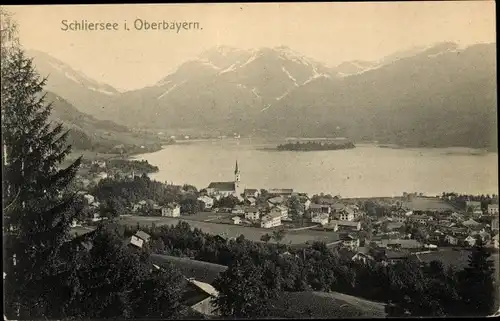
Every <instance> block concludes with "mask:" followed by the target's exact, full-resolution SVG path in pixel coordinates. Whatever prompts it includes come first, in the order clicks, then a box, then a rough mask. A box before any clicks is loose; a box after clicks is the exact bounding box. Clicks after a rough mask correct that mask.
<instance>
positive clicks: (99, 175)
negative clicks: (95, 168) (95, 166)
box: [97, 172, 108, 179]
mask: <svg viewBox="0 0 500 321" xmlns="http://www.w3.org/2000/svg"><path fill="white" fill-rule="evenodd" d="M97 177H98V178H99V179H105V178H108V174H107V173H106V172H100V173H99V174H97Z"/></svg>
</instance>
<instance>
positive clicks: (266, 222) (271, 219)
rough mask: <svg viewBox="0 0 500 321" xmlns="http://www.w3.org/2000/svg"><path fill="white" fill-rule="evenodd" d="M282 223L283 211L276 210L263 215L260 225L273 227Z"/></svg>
mask: <svg viewBox="0 0 500 321" xmlns="http://www.w3.org/2000/svg"><path fill="white" fill-rule="evenodd" d="M280 225H281V213H279V212H274V213H269V214H267V215H265V216H263V217H262V220H261V222H260V227H262V228H272V227H276V226H280Z"/></svg>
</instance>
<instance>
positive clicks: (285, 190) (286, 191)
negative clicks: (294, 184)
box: [268, 188, 293, 194]
mask: <svg viewBox="0 0 500 321" xmlns="http://www.w3.org/2000/svg"><path fill="white" fill-rule="evenodd" d="M268 192H269V194H292V193H293V188H271V189H270V190H269V191H268Z"/></svg>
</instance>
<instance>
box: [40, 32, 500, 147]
mask: <svg viewBox="0 0 500 321" xmlns="http://www.w3.org/2000/svg"><path fill="white" fill-rule="evenodd" d="M31 54H32V55H33V56H34V57H35V59H34V62H35V65H36V66H37V68H38V69H39V71H40V73H41V74H42V75H50V76H49V78H48V83H47V90H49V91H51V92H53V93H55V94H56V95H58V96H60V98H62V99H64V100H65V101H66V102H67V103H68V104H71V105H73V106H75V107H76V108H77V109H78V110H79V111H80V112H83V113H86V114H88V115H89V117H90V115H92V116H93V117H94V118H96V120H97V119H101V120H108V121H110V122H112V123H117V124H120V125H125V126H127V127H130V128H148V129H151V130H157V131H164V132H170V133H181V132H186V133H189V134H191V135H192V134H200V133H215V134H216V133H219V134H223V135H224V134H227V133H232V132H237V133H239V134H241V135H254V136H273V137H286V136H305V137H307V136H316V137H317V136H322V137H330V136H342V137H349V138H351V139H353V140H355V141H360V140H370V141H373V140H376V141H379V142H380V143H392V144H399V145H404V146H423V147H447V146H464V147H474V148H487V149H495V150H496V146H497V141H496V131H497V121H496V119H497V110H496V47H495V44H477V45H472V46H468V47H465V48H461V47H459V46H458V45H457V44H455V43H451V42H443V43H438V44H435V45H432V46H428V47H415V48H410V49H408V50H404V51H401V52H396V53H394V54H391V55H389V56H387V57H384V58H382V59H380V60H378V61H359V60H353V61H347V62H344V63H342V64H340V65H338V66H336V67H329V66H326V65H325V64H322V63H320V62H317V61H315V60H314V59H311V58H308V57H305V56H304V55H302V54H300V53H297V52H295V51H293V50H292V49H290V48H288V47H285V46H280V47H274V48H258V49H252V50H241V49H235V48H231V47H227V46H221V47H216V48H213V49H210V50H208V51H206V52H203V53H201V54H200V55H199V56H198V57H197V58H196V59H193V60H190V61H187V62H185V63H184V64H182V65H180V66H179V67H178V68H177V69H176V70H175V71H174V72H171V73H168V74H166V76H165V77H164V78H163V79H161V80H160V81H158V83H156V84H155V85H154V86H149V87H145V88H141V89H138V90H132V91H128V92H123V93H121V92H119V91H118V90H116V89H114V88H113V87H111V86H109V85H106V84H101V83H98V82H97V81H94V80H92V79H90V78H89V77H87V76H85V75H83V74H82V73H80V72H77V71H75V70H73V69H72V68H71V67H70V66H68V65H67V64H65V63H63V62H61V61H59V60H57V59H55V58H53V57H51V56H49V55H47V54H44V53H40V52H31ZM130 76H133V75H130ZM109 124H111V123H108V125H109ZM120 125H116V124H114V125H112V126H118V127H116V128H121V127H120ZM84 131H85V130H84Z"/></svg>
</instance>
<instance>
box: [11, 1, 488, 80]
mask: <svg viewBox="0 0 500 321" xmlns="http://www.w3.org/2000/svg"><path fill="white" fill-rule="evenodd" d="M6 7H7V10H9V11H10V12H11V13H13V14H14V19H15V20H16V21H17V23H18V25H19V37H20V40H21V43H22V44H23V46H24V47H25V48H26V49H36V50H40V51H44V52H46V53H48V54H50V55H52V56H54V57H56V58H58V59H60V60H62V61H64V62H66V63H68V64H69V65H70V66H71V67H73V68H74V69H76V70H78V71H82V72H83V73H85V74H86V75H88V76H90V77H91V78H94V79H95V80H97V81H100V82H104V83H108V84H110V85H112V86H114V87H116V88H118V89H120V90H131V89H137V88H141V87H144V86H147V85H152V84H154V83H156V82H157V81H159V80H160V79H161V78H164V77H165V76H166V75H168V74H169V73H171V72H172V71H174V70H175V68H176V67H178V66H179V65H180V64H182V63H183V62H185V61H187V60H188V59H192V58H195V57H196V56H197V55H199V54H200V53H202V52H203V51H205V50H208V49H210V48H212V47H215V46H221V45H224V46H230V47H236V48H244V49H246V48H248V49H250V48H259V47H274V46H281V45H285V46H289V47H290V48H291V49H293V50H295V51H297V52H300V53H302V54H304V55H305V56H308V57H311V58H314V59H316V60H318V61H320V62H323V63H326V64H327V65H330V66H335V65H337V64H339V63H341V62H343V61H348V60H377V59H380V58H382V57H384V56H385V55H388V54H391V53H393V52H395V51H398V50H404V49H408V48H410V47H413V46H422V45H430V44H433V43H436V42H441V41H452V42H456V43H458V44H460V45H462V46H466V45H470V44H474V43H484V42H487V43H491V42H495V41H496V38H495V3H494V2H493V1H456V2H454V1H446V2H435V1H434V2H423V1H422V2H421V1H409V2H377V3H375V2H373V3H366V2H365V3H345V2H343V3H341V2H338V3H333V2H330V3H282V4H280V3H245V4H238V3H234V4H227V3H226V4H212V3H210V4H182V5H180V4H160V5H144V4H141V5H137V4H118V5H71V6H69V5H65V6H62V5H58V6H55V5H43V6H42V5H41V6H37V5H32V6H10V7H9V6H6ZM136 19H140V20H141V21H147V22H149V23H151V22H155V21H166V22H170V23H171V22H177V23H182V22H197V23H199V29H191V30H182V29H181V30H180V31H179V32H177V31H176V30H147V31H146V30H136V29H134V27H133V24H134V21H135V20H136ZM62 20H67V21H68V23H69V22H72V21H74V20H77V21H82V20H87V21H88V22H104V23H108V22H109V23H118V26H119V27H118V29H119V30H117V31H110V30H105V31H101V30H95V31H88V30H87V31H67V30H66V31H64V30H62V28H63V24H62ZM125 21H126V22H127V25H128V28H129V29H130V30H124V27H123V25H124V22H125ZM193 26H194V25H193Z"/></svg>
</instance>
